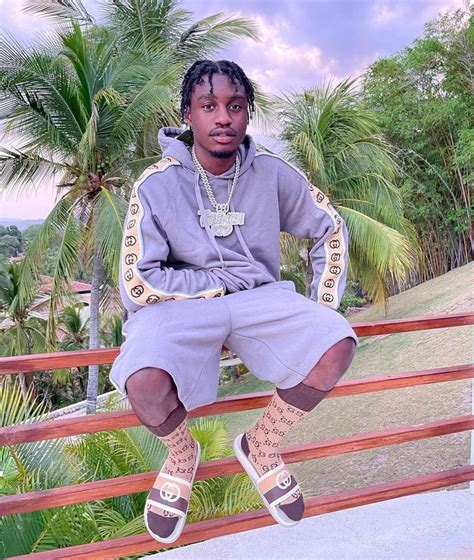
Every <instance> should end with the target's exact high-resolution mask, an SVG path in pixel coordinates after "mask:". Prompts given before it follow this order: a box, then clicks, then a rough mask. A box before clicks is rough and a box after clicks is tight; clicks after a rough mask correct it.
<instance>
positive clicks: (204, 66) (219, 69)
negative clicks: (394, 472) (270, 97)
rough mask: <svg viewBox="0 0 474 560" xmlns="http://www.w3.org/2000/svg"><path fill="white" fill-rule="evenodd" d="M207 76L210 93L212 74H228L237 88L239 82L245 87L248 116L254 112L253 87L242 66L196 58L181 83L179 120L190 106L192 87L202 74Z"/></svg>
mask: <svg viewBox="0 0 474 560" xmlns="http://www.w3.org/2000/svg"><path fill="white" fill-rule="evenodd" d="M206 74H207V76H208V77H209V85H210V87H211V93H213V85H212V76H213V75H214V74H225V75H226V76H228V78H229V80H230V82H231V83H232V85H233V86H235V87H236V88H237V85H238V84H241V85H242V87H243V88H244V89H245V94H246V95H247V101H248V105H249V116H250V115H251V114H252V113H254V112H255V89H254V87H253V85H252V82H251V81H250V80H249V79H248V78H247V76H246V75H245V72H244V71H243V70H242V68H241V67H240V66H239V65H238V64H236V63H235V62H232V61H230V60H218V61H217V62H214V61H212V60H198V61H196V62H195V63H194V64H193V65H192V66H191V67H190V68H189V69H188V71H187V72H186V74H185V76H184V79H183V83H182V85H181V121H182V122H184V115H185V113H186V111H187V110H188V109H189V107H190V106H191V95H192V93H193V91H194V88H195V87H196V86H197V85H198V84H200V83H201V82H202V80H203V76H205V75H206Z"/></svg>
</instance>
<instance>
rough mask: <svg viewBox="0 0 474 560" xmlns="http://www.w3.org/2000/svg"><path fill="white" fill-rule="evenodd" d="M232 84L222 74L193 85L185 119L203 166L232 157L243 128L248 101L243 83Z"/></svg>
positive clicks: (243, 132) (240, 139)
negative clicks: (210, 81)
mask: <svg viewBox="0 0 474 560" xmlns="http://www.w3.org/2000/svg"><path fill="white" fill-rule="evenodd" d="M236 83H237V87H236V86H234V85H233V84H232V82H231V81H230V80H229V78H228V77H227V76H226V75H225V74H214V75H213V76H212V86H213V87H212V89H213V93H212V94H211V86H210V85H209V79H208V76H207V75H205V76H204V77H203V82H202V83H201V84H198V85H196V86H195V88H194V91H193V93H192V95H191V106H190V108H189V109H188V110H187V111H186V114H185V117H186V122H187V123H188V124H189V125H190V126H191V127H192V129H193V137H194V146H195V150H196V155H197V156H198V159H199V161H200V162H201V164H202V165H203V166H204V167H205V168H206V162H210V164H211V167H212V163H213V161H212V160H214V163H217V162H215V159H214V158H217V159H223V160H225V159H227V160H230V159H231V158H232V162H233V159H235V154H236V152H237V149H238V147H239V145H240V144H241V142H242V141H243V139H244V136H245V133H246V130H247V115H248V102H247V95H246V94H245V89H244V87H243V86H242V85H241V84H240V83H239V82H236Z"/></svg>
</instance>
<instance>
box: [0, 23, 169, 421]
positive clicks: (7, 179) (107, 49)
mask: <svg viewBox="0 0 474 560" xmlns="http://www.w3.org/2000/svg"><path fill="white" fill-rule="evenodd" d="M117 41H118V40H117V37H116V36H115V35H113V34H112V32H110V31H109V30H107V29H103V28H92V29H89V30H83V29H82V28H81V27H80V26H79V25H77V24H75V23H73V24H72V25H71V28H70V30H67V31H65V32H59V33H58V34H57V35H56V36H55V37H54V39H50V40H49V43H48V44H46V45H39V46H37V47H33V48H31V49H24V48H23V47H21V46H20V45H19V44H17V43H16V42H15V41H14V40H13V39H10V38H3V39H2V40H1V41H0V51H1V54H0V88H1V90H2V94H3V100H2V102H3V104H4V105H5V107H4V108H3V109H4V110H3V111H2V112H3V114H6V115H7V116H6V118H5V129H6V131H7V132H9V133H12V134H14V135H16V136H17V137H18V138H20V141H21V145H20V146H19V147H18V148H14V149H6V148H3V149H2V150H1V152H2V153H1V154H0V170H1V172H2V175H3V177H4V183H3V184H4V187H11V186H13V185H14V186H15V187H17V188H21V187H24V186H28V185H31V184H32V182H33V181H37V182H40V181H42V180H45V179H49V180H51V179H52V180H55V179H56V176H57V174H58V173H59V174H60V175H61V180H60V182H59V183H56V184H57V185H58V192H63V193H64V194H62V195H60V198H59V200H58V202H57V203H56V205H55V207H54V208H53V210H52V211H51V213H50V214H49V216H48V217H47V219H46V220H45V222H44V223H43V224H42V226H41V228H40V230H39V231H38V234H37V236H36V238H35V240H34V241H33V242H32V244H31V245H30V247H29V251H28V254H27V257H26V258H25V260H24V261H23V267H22V273H23V283H22V285H23V288H24V290H23V292H24V293H23V295H22V298H23V299H25V298H26V299H27V298H28V297H29V294H30V292H31V288H32V286H33V280H34V278H35V276H36V275H37V272H38V266H39V263H40V262H41V258H42V255H43V254H44V251H45V250H46V248H47V247H48V244H49V241H50V239H51V238H52V237H54V236H57V235H59V236H60V238H61V243H60V246H59V250H58V252H57V255H56V262H55V267H54V274H53V285H52V297H51V299H50V309H49V311H50V312H49V323H48V341H49V343H50V344H51V345H53V344H54V342H55V334H56V314H57V309H58V305H59V303H61V301H62V297H63V296H64V295H65V293H66V291H67V285H68V283H70V282H71V280H73V279H74V274H75V272H76V271H77V270H78V269H80V268H81V266H82V263H84V262H88V261H91V262H92V281H91V284H92V290H91V307H90V309H91V316H90V347H91V348H97V347H98V345H99V313H98V310H99V288H100V285H101V283H102V282H103V280H104V275H108V276H109V277H110V278H114V279H115V278H116V277H117V275H118V256H119V250H120V239H121V236H122V222H123V220H124V217H125V211H126V202H125V200H124V194H125V190H126V186H127V184H128V183H129V182H130V180H131V178H132V177H133V176H134V173H136V170H137V168H138V169H139V170H141V169H142V168H143V167H144V166H146V165H147V162H146V161H145V162H144V161H137V158H136V157H135V154H134V142H135V140H136V138H137V136H138V134H139V132H140V130H141V127H142V125H143V124H144V123H145V121H146V120H147V119H148V118H149V116H150V115H151V114H153V113H154V112H156V111H157V108H159V110H160V112H161V114H162V115H165V116H167V117H169V118H173V115H174V109H173V104H172V100H171V97H170V93H171V88H172V87H173V85H174V84H175V83H176V79H177V76H178V70H179V68H178V66H177V65H176V64H174V63H173V62H171V61H170V58H169V56H167V55H166V54H165V53H164V52H162V51H155V53H154V55H153V56H151V55H150V57H149V59H148V60H147V62H146V64H145V63H144V62H143V60H142V59H140V57H139V56H138V54H136V53H131V52H120V51H119V50H118V42H117ZM5 109H7V110H5ZM154 161H156V158H155V160H154ZM97 384H98V367H97V366H91V368H90V370H89V382H88V410H89V411H90V412H92V411H94V409H95V402H96V395H97Z"/></svg>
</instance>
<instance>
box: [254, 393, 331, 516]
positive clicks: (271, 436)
mask: <svg viewBox="0 0 474 560" xmlns="http://www.w3.org/2000/svg"><path fill="white" fill-rule="evenodd" d="M327 393H328V391H319V390H318V389H314V388H313V387H310V386H308V385H304V384H303V383H299V384H298V385H297V386H296V387H292V388H290V389H277V390H276V391H275V393H274V394H273V396H272V399H271V401H270V402H269V403H268V405H267V407H266V408H265V410H264V411H263V414H262V416H261V417H260V418H259V420H258V421H257V423H256V424H255V425H254V426H253V427H252V428H251V429H250V430H249V431H248V432H247V433H246V437H245V438H244V439H243V449H244V453H246V454H247V455H248V457H249V459H250V460H251V461H252V463H253V465H254V467H255V469H256V470H257V472H258V473H259V474H260V475H263V474H264V473H266V472H268V471H269V470H271V469H274V468H275V467H277V466H278V465H279V464H280V463H281V462H282V459H281V457H280V455H279V453H278V448H279V445H280V442H281V440H282V439H283V438H284V437H285V435H286V434H287V433H288V432H289V430H290V429H291V428H292V427H293V426H294V425H295V424H296V423H297V422H299V421H300V420H301V419H302V418H303V417H304V416H306V414H307V413H308V412H309V411H310V410H312V409H313V408H314V407H315V406H316V405H317V404H318V403H319V402H320V401H321V400H322V399H323V398H324V397H325V396H326V394H327ZM279 507H280V508H281V509H282V510H283V511H284V512H285V513H286V514H287V515H288V516H289V517H290V518H291V519H295V520H297V519H301V517H302V515H303V510H304V502H303V497H302V495H301V493H300V491H299V490H297V491H296V492H295V493H294V494H292V495H291V496H290V497H288V498H287V499H286V500H285V501H284V502H283V503H282V504H281V505H280V506H279Z"/></svg>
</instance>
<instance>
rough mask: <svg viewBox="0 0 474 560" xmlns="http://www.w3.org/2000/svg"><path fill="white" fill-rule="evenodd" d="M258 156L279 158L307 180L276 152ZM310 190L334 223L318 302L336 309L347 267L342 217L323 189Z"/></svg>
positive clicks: (310, 186) (326, 250)
mask: <svg viewBox="0 0 474 560" xmlns="http://www.w3.org/2000/svg"><path fill="white" fill-rule="evenodd" d="M256 156H260V157H262V156H268V157H272V158H275V159H279V160H280V161H282V162H283V163H285V164H286V165H288V167H291V169H293V170H294V171H296V172H297V173H298V175H300V176H301V177H303V178H304V179H305V181H307V178H306V176H305V175H304V174H303V173H302V172H301V171H300V170H299V169H298V168H297V167H295V166H294V165H291V163H288V162H287V161H285V160H284V159H283V158H281V157H280V156H278V155H276V154H270V153H268V152H263V151H262V152H257V153H256ZM308 184H309V183H308ZM309 191H310V193H311V197H312V199H313V202H314V204H315V205H316V206H317V207H318V208H320V209H321V210H323V212H326V214H328V216H329V217H330V218H331V220H332V222H333V224H334V229H335V231H334V233H333V234H332V235H330V236H329V237H328V238H327V239H326V241H325V243H324V253H325V255H326V263H325V265H324V270H323V272H322V274H321V278H320V280H319V285H318V291H317V295H318V299H317V301H318V303H322V304H323V305H326V306H329V307H333V308H334V309H336V308H337V304H338V295H337V294H338V288H339V283H340V279H341V278H342V276H343V272H344V269H345V267H346V263H345V261H344V254H345V250H346V247H345V242H344V235H343V228H342V218H341V216H339V214H338V213H337V212H336V210H335V208H334V206H333V205H332V204H331V202H330V201H329V198H328V197H327V196H326V195H325V194H324V193H323V192H322V191H321V190H319V189H318V188H317V187H315V186H314V185H311V184H309Z"/></svg>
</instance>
